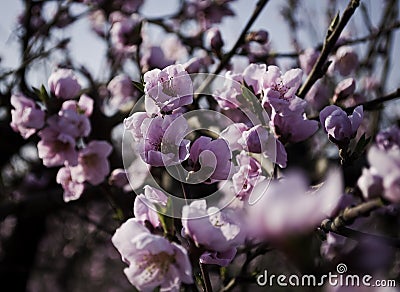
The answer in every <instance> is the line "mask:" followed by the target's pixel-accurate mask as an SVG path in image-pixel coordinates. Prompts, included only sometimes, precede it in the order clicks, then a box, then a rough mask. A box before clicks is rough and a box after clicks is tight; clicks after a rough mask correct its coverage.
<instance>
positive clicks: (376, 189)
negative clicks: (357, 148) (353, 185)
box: [357, 167, 383, 200]
mask: <svg viewBox="0 0 400 292" xmlns="http://www.w3.org/2000/svg"><path fill="white" fill-rule="evenodd" d="M382 181H383V179H382V177H381V176H380V175H379V173H378V171H377V170H376V169H375V168H373V167H370V168H369V169H367V168H364V169H363V171H362V175H361V176H360V177H359V179H358V181H357V186H358V187H359V189H360V190H361V192H362V194H363V196H364V198H365V199H367V200H368V199H372V198H376V197H379V196H381V195H382V193H383V184H382Z"/></svg>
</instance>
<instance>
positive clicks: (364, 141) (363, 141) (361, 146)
mask: <svg viewBox="0 0 400 292" xmlns="http://www.w3.org/2000/svg"><path fill="white" fill-rule="evenodd" d="M369 142H371V137H368V138H366V136H365V133H364V134H363V135H362V136H361V138H360V140H358V142H357V144H356V146H355V147H354V151H353V153H352V158H354V159H356V158H358V157H360V156H361V155H362V154H363V153H364V151H365V149H366V148H367V146H368V144H369Z"/></svg>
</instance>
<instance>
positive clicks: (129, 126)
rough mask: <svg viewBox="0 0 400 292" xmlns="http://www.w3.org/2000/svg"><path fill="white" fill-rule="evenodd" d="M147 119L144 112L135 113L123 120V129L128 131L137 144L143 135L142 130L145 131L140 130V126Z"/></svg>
mask: <svg viewBox="0 0 400 292" xmlns="http://www.w3.org/2000/svg"><path fill="white" fill-rule="evenodd" d="M149 118H150V117H149V116H148V114H147V113H146V112H135V113H134V114H133V115H131V116H129V117H128V118H126V119H125V120H124V129H125V130H128V131H129V133H130V134H131V135H132V136H133V139H134V140H135V141H136V142H139V141H141V140H142V138H143V135H144V133H145V131H143V130H146V129H143V128H142V124H143V122H144V120H146V119H149Z"/></svg>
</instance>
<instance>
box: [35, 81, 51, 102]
mask: <svg viewBox="0 0 400 292" xmlns="http://www.w3.org/2000/svg"><path fill="white" fill-rule="evenodd" d="M32 90H33V91H34V92H35V94H36V95H37V97H38V98H39V99H40V101H41V102H43V103H44V104H47V102H48V101H49V99H50V96H49V94H48V93H47V90H46V88H45V87H44V85H42V86H41V87H40V89H38V88H36V87H32Z"/></svg>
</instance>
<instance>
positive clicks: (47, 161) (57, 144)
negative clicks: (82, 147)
mask: <svg viewBox="0 0 400 292" xmlns="http://www.w3.org/2000/svg"><path fill="white" fill-rule="evenodd" d="M38 135H39V137H40V138H41V140H40V141H39V143H38V145H37V147H38V154H39V157H40V158H41V159H43V164H44V165H45V166H48V167H52V166H59V165H64V164H65V163H68V164H69V165H76V164H77V162H78V153H77V152H76V150H75V138H73V137H72V136H70V135H68V134H65V133H64V132H62V129H61V128H59V127H58V126H57V125H50V126H49V127H46V128H44V129H43V130H41V131H40V132H39V133H38Z"/></svg>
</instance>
